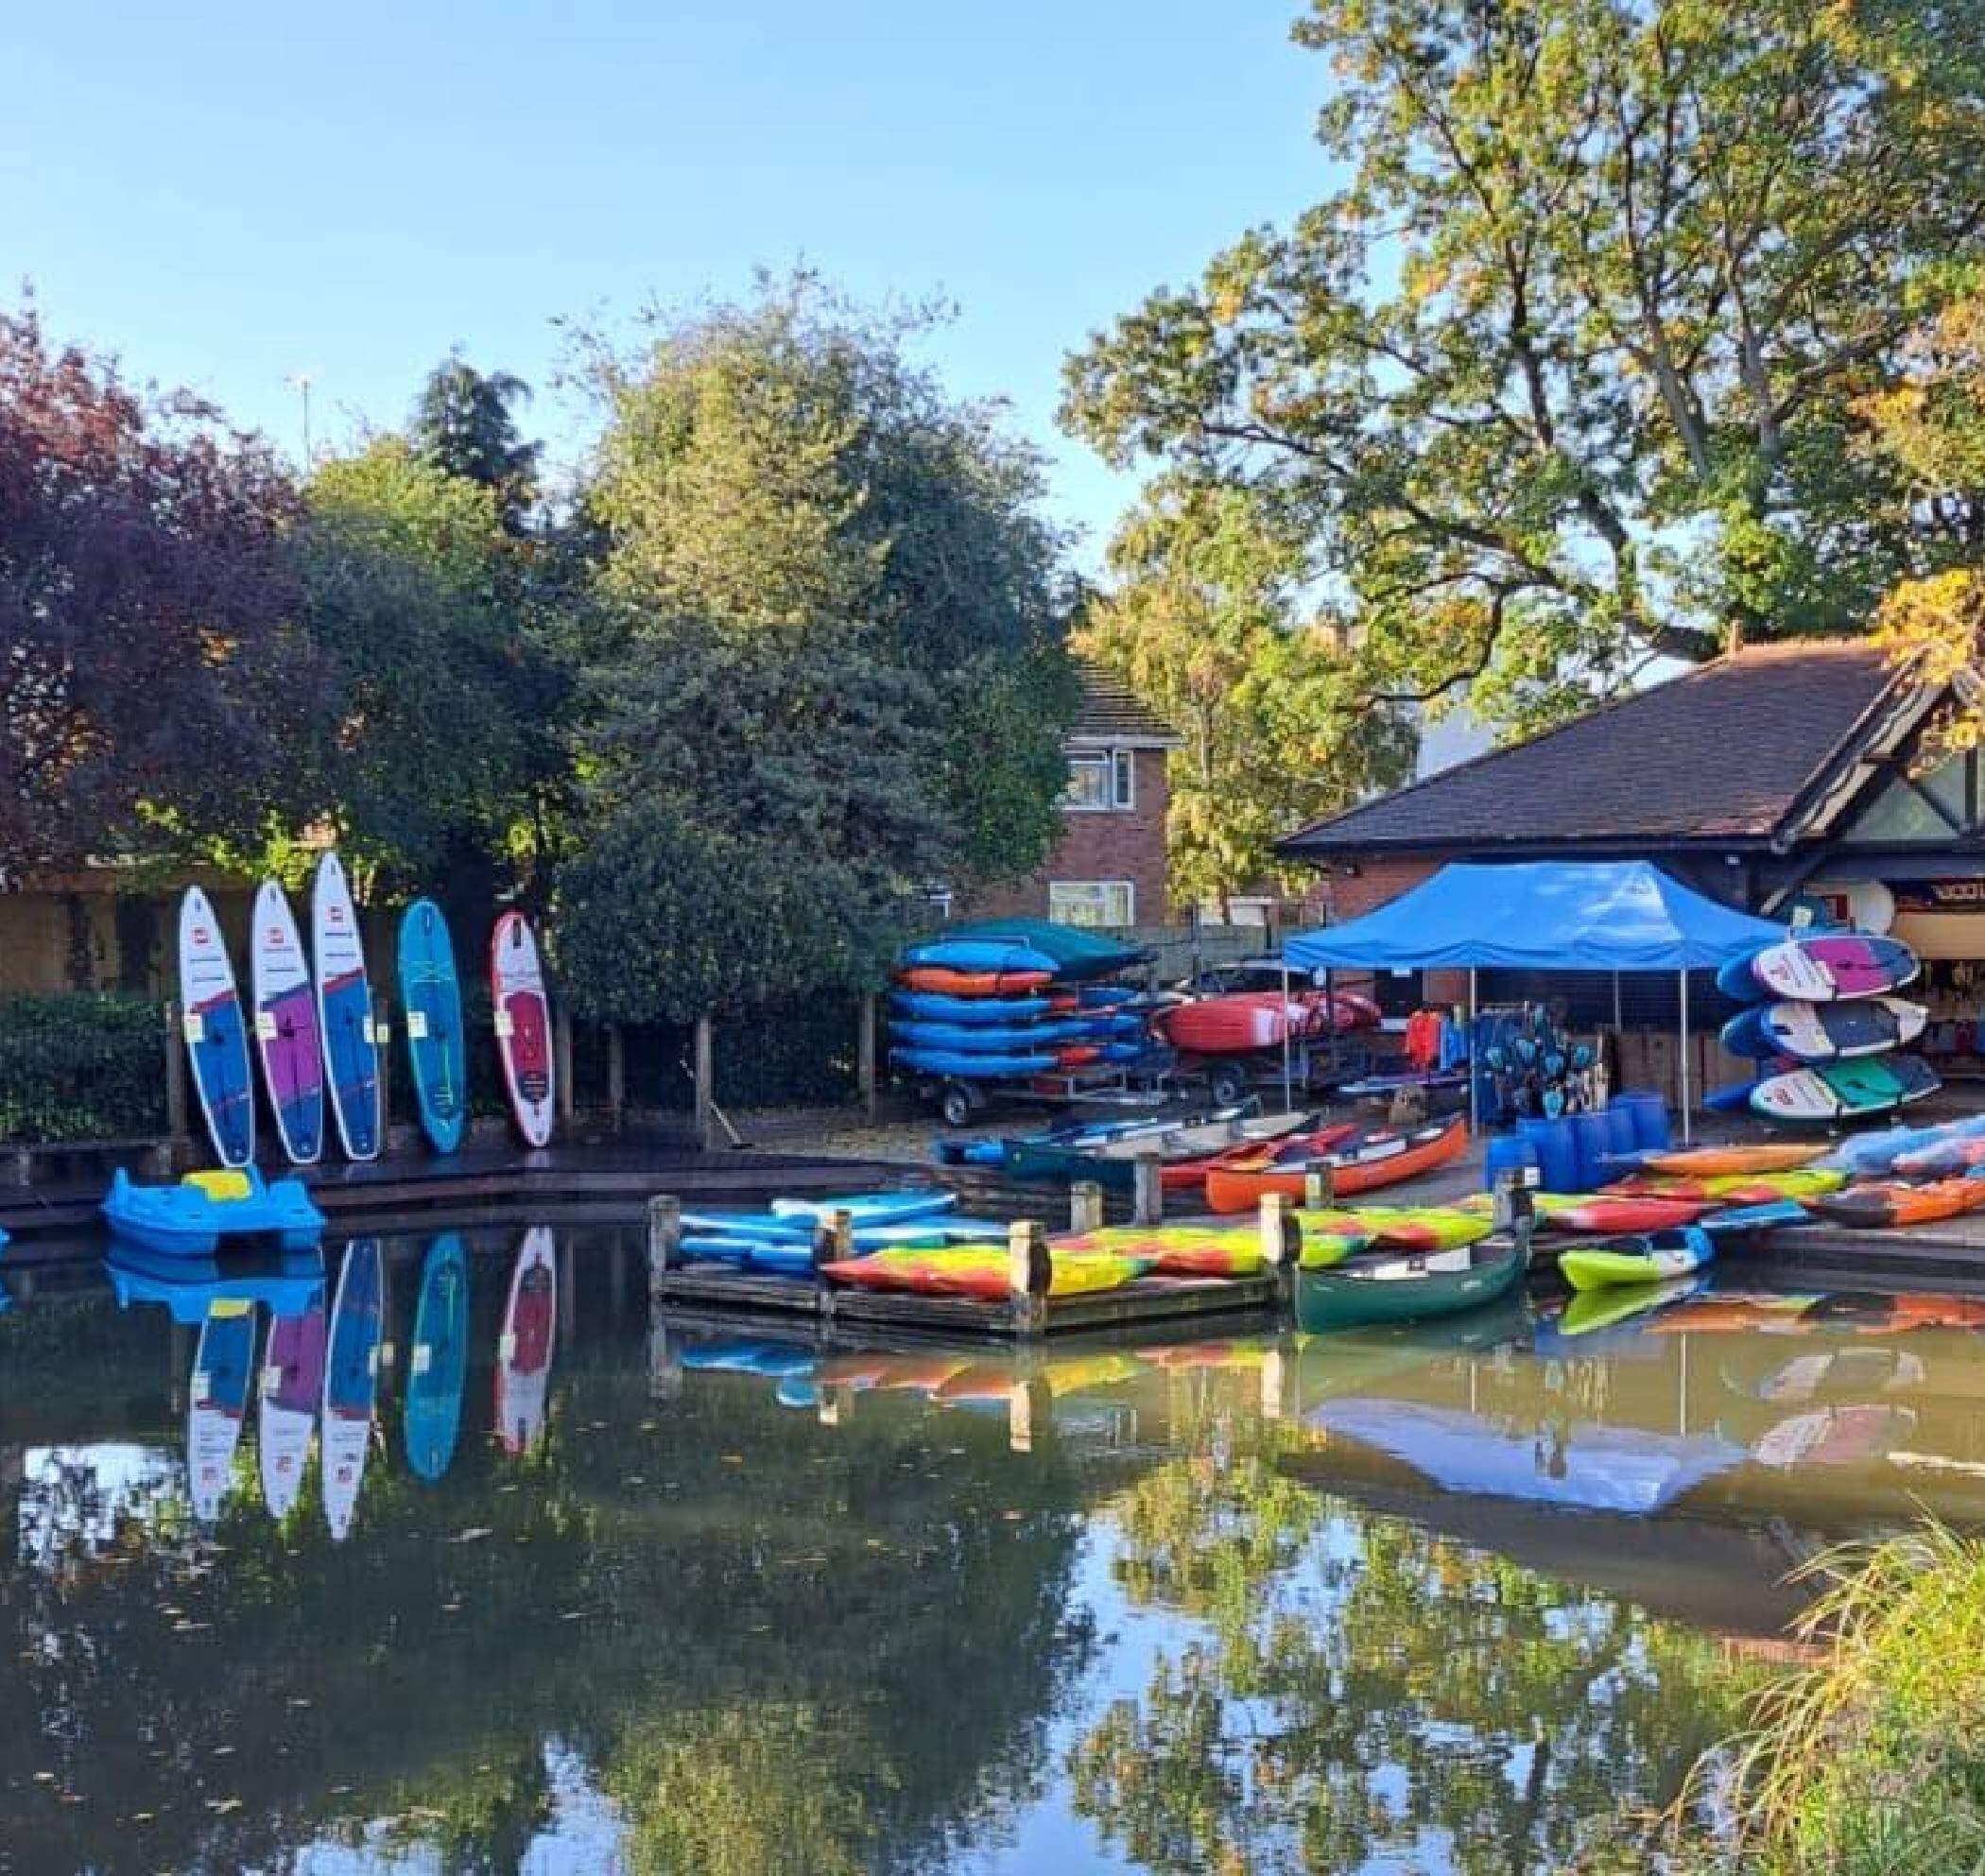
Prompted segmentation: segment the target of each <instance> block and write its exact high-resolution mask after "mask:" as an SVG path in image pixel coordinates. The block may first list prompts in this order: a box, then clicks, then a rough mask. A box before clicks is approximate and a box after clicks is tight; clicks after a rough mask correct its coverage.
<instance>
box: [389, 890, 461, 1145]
mask: <svg viewBox="0 0 1985 1876" xmlns="http://www.w3.org/2000/svg"><path fill="white" fill-rule="evenodd" d="M400 1005H401V1008H402V1010H403V1012H404V1019H405V1021H406V1053H407V1057H408V1058H409V1060H410V1062H411V1064H412V1067H413V1084H414V1097H415V1099H416V1100H417V1101H418V1102H419V1103H420V1108H421V1130H422V1131H423V1133H425V1134H426V1136H427V1138H428V1141H429V1142H430V1143H431V1144H432V1145H433V1147H434V1150H435V1151H436V1152H437V1153H453V1152H455V1151H456V1150H457V1148H458V1147H459V1146H460V1145H461V1144H462V1129H463V1127H466V1126H467V1125H468V1119H469V1058H468V1049H467V1045H466V1044H465V1042H464V1041H463V1038H462V992H461V982H460V980H459V978H457V975H456V971H455V945H454V943H453V941H452V940H451V939H450V938H449V936H448V921H447V920H446V918H444V917H443V916H442V913H441V908H440V906H439V905H437V904H435V903H434V901H433V900H431V899H416V900H415V901H414V903H413V904H411V905H409V906H408V907H407V908H406V911H405V912H403V913H402V914H401V915H400Z"/></svg>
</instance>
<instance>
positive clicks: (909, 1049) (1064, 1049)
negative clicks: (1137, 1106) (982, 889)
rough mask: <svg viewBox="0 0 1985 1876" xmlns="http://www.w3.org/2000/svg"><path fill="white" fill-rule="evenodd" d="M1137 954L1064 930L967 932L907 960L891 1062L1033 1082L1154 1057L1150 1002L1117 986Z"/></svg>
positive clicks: (943, 1073)
mask: <svg viewBox="0 0 1985 1876" xmlns="http://www.w3.org/2000/svg"><path fill="white" fill-rule="evenodd" d="M1140 956H1141V954H1139V953H1136V952H1132V951H1129V950H1126V949H1125V948H1124V947H1122V946H1119V945H1116V944H1114V943H1113V942H1111V941H1108V940H1103V939H1098V938H1094V937H1092V936H1091V935H1089V934H1086V933H1079V932H1076V931H1073V930H1072V929H1070V928H1067V927H1062V926H1051V925H1044V924H1039V923H1036V922H1034V921H1015V922H1014V923H1013V924H1012V925H1011V926H1008V925H1004V924H996V923H995V924H990V925H976V926H971V927H960V928H958V929H957V930H956V931H954V932H953V933H952V934H950V935H948V936H947V937H945V938H937V939H933V940H931V941H930V942H928V943H924V944H913V945H911V946H909V947H908V949H907V950H906V951H905V952H904V954H903V957H902V961H901V963H900V965H899V967H898V970H897V972H896V987H895V989H894V990H892V991H891V992H890V994H889V1036H890V1042H891V1047H890V1051H889V1053H890V1058H891V1060H893V1061H894V1062H895V1063H896V1065H897V1066H898V1067H899V1068H904V1069H907V1070H909V1071H910V1072H911V1073H912V1074H915V1075H921V1076H931V1077H935V1078H941V1079H943V1080H959V1081H976V1082H996V1081H1027V1080H1031V1079H1034V1078H1035V1077H1037V1076H1045V1075H1055V1074H1062V1073H1069V1072H1073V1071H1077V1070H1083V1069H1091V1068H1095V1067H1097V1066H1104V1067H1109V1068H1117V1069H1123V1068H1131V1067H1134V1066H1136V1065H1137V1064H1139V1063H1141V1062H1143V1061H1145V1060H1146V1059H1147V1058H1148V1056H1149V1055H1150V1053H1151V1041H1150V1036H1149V1033H1148V1027H1147V1023H1146V1014H1145V1012H1146V1007H1147V1004H1146V999H1145V998H1144V997H1143V996H1142V994H1141V993H1140V992H1139V991H1138V990H1136V989H1135V988H1134V987H1132V986H1131V985H1129V984H1125V983H1120V982H1116V981H1114V979H1115V978H1116V977H1118V976H1119V975H1120V973H1121V972H1123V971H1125V970H1126V969H1128V968H1129V967H1130V966H1131V964H1133V963H1135V962H1137V961H1138V959H1139V958H1140Z"/></svg>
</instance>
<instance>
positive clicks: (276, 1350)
mask: <svg viewBox="0 0 1985 1876" xmlns="http://www.w3.org/2000/svg"><path fill="white" fill-rule="evenodd" d="M324 1335H325V1325H324V1306H323V1304H322V1303H321V1302H315V1303H312V1304H311V1305H310V1307H309V1308H308V1309H306V1310H305V1311H304V1312H303V1313H302V1315H301V1316H279V1317H276V1319H275V1320H274V1321H273V1322H272V1323H270V1324H269V1330H268V1353H267V1354H266V1355H265V1356H264V1357H263V1362H262V1392H261V1400H260V1402H259V1403H258V1406H259V1411H258V1414H257V1417H256V1421H255V1448H256V1457H257V1459H258V1460H259V1462H260V1465H261V1471H262V1502H263V1504H264V1505H266V1506H268V1515H269V1516H270V1517H271V1518H276V1519H282V1518H286V1517H287V1516H288V1515H289V1508H290V1506H293V1505H294V1504H295V1503H296V1502H297V1493H298V1492H300V1491H301V1490H302V1489H303V1469H304V1467H305V1466H307V1465H308V1464H309V1463H310V1440H311V1437H312V1436H313V1435H314V1434H315V1433H316V1432H317V1410H318V1403H319V1401H320V1400H321V1399H322V1396H323V1391H324Z"/></svg>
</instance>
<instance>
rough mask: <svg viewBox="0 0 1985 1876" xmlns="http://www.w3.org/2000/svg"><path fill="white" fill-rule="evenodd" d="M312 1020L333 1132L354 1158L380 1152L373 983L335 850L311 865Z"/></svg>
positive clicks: (374, 1156) (377, 1056)
mask: <svg viewBox="0 0 1985 1876" xmlns="http://www.w3.org/2000/svg"><path fill="white" fill-rule="evenodd" d="M310 936H311V946H312V952H313V957H312V962H313V964H314V965H315V967H316V971H317V1012H318V1027H319V1030H320V1031H321V1032H322V1034H323V1038H324V1072H325V1078H326V1080H327V1081H328V1083H329V1085H330V1090H331V1111H332V1112H333V1113H334V1114H335V1115H336V1116H337V1133H338V1138H339V1139H340V1140H342V1141H343V1142H344V1147H345V1153H346V1156H347V1157H348V1158H350V1159H354V1160H376V1159H377V1158H378V1157H379V1135H380V1131H381V1129H380V1124H379V1118H380V1117H379V1049H378V1045H377V1043H376V1042H375V1041H374V1040H373V1035H372V986H371V979H370V978H369V977H368V976H367V975H366V968H365V942H364V940H363V938H361V937H360V935H359V930H358V911H357V908H356V907H355V906H354V904H352V888H351V886H349V885H348V884H347V883H346V880H345V869H344V866H343V864H342V862H340V861H339V859H338V857H337V854H336V853H326V854H325V855H324V857H323V858H322V859H321V860H319V862H318V865H317V880H316V883H315V885H314V886H312V888H311V894H310Z"/></svg>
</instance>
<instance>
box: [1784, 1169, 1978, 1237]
mask: <svg viewBox="0 0 1985 1876" xmlns="http://www.w3.org/2000/svg"><path fill="white" fill-rule="evenodd" d="M1809 1202H1810V1204H1811V1207H1812V1209H1813V1210H1814V1211H1815V1212H1817V1213H1820V1215H1821V1217H1823V1218H1828V1219H1831V1220H1832V1221H1833V1223H1835V1224H1837V1225H1852V1226H1854V1227H1855V1228H1856V1230H1860V1231H1878V1230H1886V1229H1889V1228H1891V1227H1894V1226H1897V1225H1927V1224H1932V1223H1934V1222H1935V1221H1936V1220H1937V1219H1939V1218H1955V1217H1957V1216H1959V1214H1960V1213H1965V1212H1976V1210H1977V1209H1978V1207H1979V1206H1981V1205H1985V1179H1972V1178H1965V1179H1938V1180H1936V1181H1934V1182H1933V1183H1931V1184H1928V1185H1908V1184H1905V1183H1904V1182H1902V1181H1901V1180H1894V1181H1882V1182H1879V1183H1875V1184H1871V1185H1855V1186H1849V1187H1848V1189H1847V1190H1846V1191H1845V1192H1834V1193H1823V1194H1821V1195H1820V1196H1816V1197H1814V1198H1813V1199H1812V1200H1810V1201H1809Z"/></svg>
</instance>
